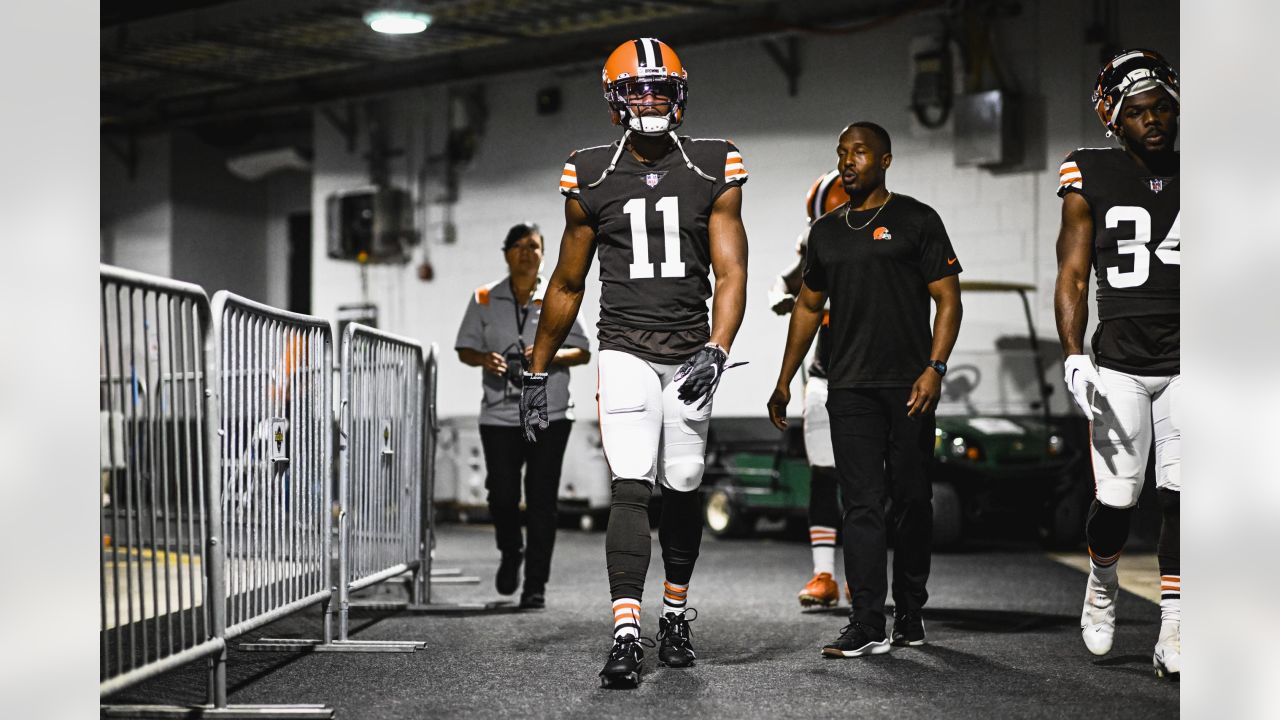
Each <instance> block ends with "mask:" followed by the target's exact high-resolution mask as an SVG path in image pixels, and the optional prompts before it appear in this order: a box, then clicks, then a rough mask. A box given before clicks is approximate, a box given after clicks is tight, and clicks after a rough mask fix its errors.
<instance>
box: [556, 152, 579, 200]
mask: <svg viewBox="0 0 1280 720" xmlns="http://www.w3.org/2000/svg"><path fill="white" fill-rule="evenodd" d="M560 192H562V193H564V194H565V195H576V194H578V166H577V165H575V164H574V163H573V158H570V159H569V162H566V163H565V164H564V169H563V170H561V171H560Z"/></svg>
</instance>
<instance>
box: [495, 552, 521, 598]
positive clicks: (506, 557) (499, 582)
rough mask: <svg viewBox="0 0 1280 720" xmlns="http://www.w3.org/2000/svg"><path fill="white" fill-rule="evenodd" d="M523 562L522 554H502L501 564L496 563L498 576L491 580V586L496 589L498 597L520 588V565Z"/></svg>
mask: <svg viewBox="0 0 1280 720" xmlns="http://www.w3.org/2000/svg"><path fill="white" fill-rule="evenodd" d="M523 560H524V553H521V552H505V553H502V562H500V563H498V574H497V576H495V577H494V578H493V586H494V587H495V588H497V589H498V594H499V595H510V594H512V593H514V592H515V591H516V588H518V587H520V563H521V562H522V561H523Z"/></svg>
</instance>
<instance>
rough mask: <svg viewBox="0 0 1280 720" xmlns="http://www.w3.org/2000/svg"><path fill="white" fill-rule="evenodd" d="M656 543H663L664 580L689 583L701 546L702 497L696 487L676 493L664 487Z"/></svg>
mask: <svg viewBox="0 0 1280 720" xmlns="http://www.w3.org/2000/svg"><path fill="white" fill-rule="evenodd" d="M658 543H659V544H660V545H661V546H662V564H663V569H664V570H665V571H666V574H667V580H668V581H669V582H672V583H675V584H677V585H688V584H689V579H690V578H691V577H693V565H694V563H695V562H696V561H697V559H698V549H699V548H700V547H701V545H702V498H701V497H700V496H699V493H698V492H697V491H696V490H691V491H688V492H677V491H674V490H669V489H667V488H663V490H662V521H661V522H660V523H659V525H658Z"/></svg>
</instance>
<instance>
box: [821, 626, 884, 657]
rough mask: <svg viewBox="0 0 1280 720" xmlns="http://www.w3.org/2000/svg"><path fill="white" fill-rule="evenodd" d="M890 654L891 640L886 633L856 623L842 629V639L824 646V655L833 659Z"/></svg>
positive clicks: (839, 638)
mask: <svg viewBox="0 0 1280 720" xmlns="http://www.w3.org/2000/svg"><path fill="white" fill-rule="evenodd" d="M887 652H889V638H887V637H885V636H884V631H882V630H876V629H874V628H871V627H868V626H866V625H863V624H862V623H860V622H857V621H854V622H851V623H849V624H848V625H845V626H844V627H842V628H840V637H838V638H836V639H835V640H834V641H832V642H829V643H827V644H826V645H823V646H822V654H823V655H824V656H825V657H832V658H851V657H861V656H863V655H881V654H883V653H887Z"/></svg>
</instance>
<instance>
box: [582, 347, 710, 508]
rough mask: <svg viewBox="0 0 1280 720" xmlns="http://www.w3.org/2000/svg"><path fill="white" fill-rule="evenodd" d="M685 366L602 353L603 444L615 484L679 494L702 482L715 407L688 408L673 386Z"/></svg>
mask: <svg viewBox="0 0 1280 720" xmlns="http://www.w3.org/2000/svg"><path fill="white" fill-rule="evenodd" d="M678 369H680V365H679V364H676V365H665V364H661V363H652V362H649V361H647V360H642V359H641V358H638V357H636V356H635V355H631V354H628V353H624V352H620V351H617V350H602V351H600V365H599V370H600V376H599V380H598V385H597V394H596V398H597V401H598V402H599V406H600V438H601V440H602V441H603V444H604V455H605V459H606V460H608V461H609V470H610V472H612V473H613V477H614V479H618V478H625V479H630V480H647V481H649V482H651V483H652V482H661V483H662V485H663V487H668V488H671V489H672V490H677V491H679V492H688V491H690V490H694V489H696V488H697V487H698V485H699V484H700V483H701V482H702V471H703V465H704V462H705V455H706V447H707V428H708V426H709V425H710V421H711V403H710V402H708V403H707V405H706V407H704V408H702V409H701V410H698V409H697V407H698V404H699V403H700V402H701V401H698V402H695V403H693V404H692V405H686V404H684V402H683V401H682V400H680V398H679V397H677V396H676V392H677V391H678V390H679V385H677V384H676V383H674V382H672V378H673V377H674V376H675V374H676V370H678Z"/></svg>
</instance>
